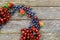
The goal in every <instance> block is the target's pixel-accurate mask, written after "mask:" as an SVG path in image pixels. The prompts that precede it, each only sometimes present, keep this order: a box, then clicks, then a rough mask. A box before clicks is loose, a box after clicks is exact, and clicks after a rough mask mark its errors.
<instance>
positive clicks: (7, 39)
mask: <svg viewBox="0 0 60 40" xmlns="http://www.w3.org/2000/svg"><path fill="white" fill-rule="evenodd" d="M41 35H42V36H41V38H40V39H41V40H60V34H59V33H42V34H41ZM20 37H21V35H20V34H0V39H1V40H19V39H20Z"/></svg>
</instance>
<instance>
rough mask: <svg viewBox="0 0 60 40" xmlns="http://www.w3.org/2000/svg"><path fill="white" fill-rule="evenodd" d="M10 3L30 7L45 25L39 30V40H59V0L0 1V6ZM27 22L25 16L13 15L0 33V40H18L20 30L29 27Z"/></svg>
mask: <svg viewBox="0 0 60 40" xmlns="http://www.w3.org/2000/svg"><path fill="white" fill-rule="evenodd" d="M10 1H12V2H14V3H15V4H22V3H23V4H25V5H30V6H31V7H32V8H33V12H36V15H37V16H38V18H39V19H41V20H42V21H43V22H44V23H45V25H44V27H43V28H41V34H42V37H41V40H60V0H0V6H3V5H4V3H6V2H10ZM23 19H26V20H23ZM29 22H30V20H28V18H27V17H26V16H24V17H21V16H20V15H19V13H18V12H17V13H15V14H14V16H12V18H11V20H10V21H9V22H8V23H7V24H6V25H4V26H3V28H2V30H1V31H0V40H19V38H20V34H21V33H20V30H21V28H24V27H27V26H29Z"/></svg>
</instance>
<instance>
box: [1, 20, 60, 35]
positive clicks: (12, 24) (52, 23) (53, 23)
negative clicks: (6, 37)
mask: <svg viewBox="0 0 60 40" xmlns="http://www.w3.org/2000/svg"><path fill="white" fill-rule="evenodd" d="M43 22H44V23H45V25H44V27H42V28H41V31H42V32H48V33H49V32H60V21H59V20H43ZM29 23H30V21H29V20H21V21H9V22H8V23H7V24H6V25H4V26H3V28H2V30H1V33H3V34H4V33H7V34H8V33H11V34H14V33H15V34H16V33H20V30H21V29H22V28H27V27H28V26H29Z"/></svg>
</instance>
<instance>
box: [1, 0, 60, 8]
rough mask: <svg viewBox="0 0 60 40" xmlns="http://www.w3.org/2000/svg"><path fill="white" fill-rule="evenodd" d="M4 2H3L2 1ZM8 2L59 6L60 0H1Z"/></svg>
mask: <svg viewBox="0 0 60 40" xmlns="http://www.w3.org/2000/svg"><path fill="white" fill-rule="evenodd" d="M1 2H2V3H1ZM6 2H14V3H15V4H22V3H23V4H26V5H27V4H28V5H31V6H41V7H42V6H53V7H56V6H57V7H59V6H60V0H16V1H15V0H0V4H4V3H6Z"/></svg>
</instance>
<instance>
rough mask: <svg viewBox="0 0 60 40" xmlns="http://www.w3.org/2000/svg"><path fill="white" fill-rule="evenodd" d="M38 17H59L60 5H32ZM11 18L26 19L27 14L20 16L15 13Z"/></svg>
mask: <svg viewBox="0 0 60 40" xmlns="http://www.w3.org/2000/svg"><path fill="white" fill-rule="evenodd" d="M32 8H33V10H32V11H33V12H35V13H36V16H37V17H38V18H39V19H60V7H32ZM11 19H27V15H25V16H23V17H21V16H20V14H19V13H15V14H14V15H13V17H12V18H11Z"/></svg>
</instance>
